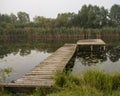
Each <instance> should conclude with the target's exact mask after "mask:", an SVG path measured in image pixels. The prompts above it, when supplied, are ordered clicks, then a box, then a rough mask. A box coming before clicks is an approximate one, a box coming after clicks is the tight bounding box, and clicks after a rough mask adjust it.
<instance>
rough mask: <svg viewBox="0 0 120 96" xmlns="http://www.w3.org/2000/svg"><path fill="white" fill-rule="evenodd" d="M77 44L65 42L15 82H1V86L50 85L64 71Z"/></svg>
mask: <svg viewBox="0 0 120 96" xmlns="http://www.w3.org/2000/svg"><path fill="white" fill-rule="evenodd" d="M75 51H76V44H65V45H64V46H63V47H61V48H59V49H58V50H57V51H55V52H54V53H53V54H52V55H51V56H49V57H48V58H47V59H45V60H44V61H43V62H41V63H40V64H39V65H37V66H35V68H33V69H32V70H30V71H29V72H28V73H26V74H25V75H24V76H23V77H21V78H20V79H17V80H16V81H15V82H13V83H1V84H0V86H1V87H50V86H52V85H53V84H54V83H55V80H54V76H55V75H56V73H57V72H62V71H63V69H64V68H65V66H66V64H67V63H68V62H69V60H70V59H71V57H72V56H73V54H74V52H75Z"/></svg>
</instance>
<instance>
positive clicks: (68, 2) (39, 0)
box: [0, 0, 120, 18]
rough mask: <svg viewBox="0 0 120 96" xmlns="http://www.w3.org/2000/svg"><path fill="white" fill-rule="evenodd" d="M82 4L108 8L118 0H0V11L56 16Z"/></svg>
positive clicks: (31, 15) (75, 10)
mask: <svg viewBox="0 0 120 96" xmlns="http://www.w3.org/2000/svg"><path fill="white" fill-rule="evenodd" d="M84 4H87V5H89V4H92V5H98V6H100V7H101V6H104V7H105V8H107V9H110V7H111V6H112V5H113V4H120V0H0V13H7V14H10V13H14V14H16V13H17V12H19V11H24V12H27V13H28V14H29V15H30V17H34V16H44V17H48V18H56V17H57V14H58V13H64V12H75V13H77V12H78V10H80V9H81V7H82V6H83V5H84Z"/></svg>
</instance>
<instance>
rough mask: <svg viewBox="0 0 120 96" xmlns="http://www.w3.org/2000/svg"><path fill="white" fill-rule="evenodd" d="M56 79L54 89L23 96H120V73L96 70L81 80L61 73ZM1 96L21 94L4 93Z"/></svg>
mask: <svg viewBox="0 0 120 96" xmlns="http://www.w3.org/2000/svg"><path fill="white" fill-rule="evenodd" d="M55 79H56V83H55V85H54V86H53V87H52V88H50V89H46V88H42V89H38V88H37V89H35V90H34V91H33V92H32V93H30V94H21V96H120V73H114V74H108V73H105V72H104V71H100V70H96V69H95V70H88V71H85V72H83V75H82V76H81V78H77V77H76V76H73V75H72V74H70V73H61V74H57V75H56V76H55ZM10 94H11V95H10ZM0 96H20V94H12V93H10V92H6V91H2V92H0Z"/></svg>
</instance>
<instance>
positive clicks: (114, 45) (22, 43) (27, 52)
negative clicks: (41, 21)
mask: <svg viewBox="0 0 120 96" xmlns="http://www.w3.org/2000/svg"><path fill="white" fill-rule="evenodd" d="M77 40H78V39H73V40H72V39H67V38H65V39H56V40H55V39H53V40H52V39H51V40H44V39H43V40H42V39H40V40H39V39H37V40H35V39H34V40H26V39H25V38H24V39H21V40H13V39H12V40H8V41H0V70H2V69H4V68H12V72H11V73H10V74H9V76H7V77H6V78H5V80H4V82H12V81H14V80H16V79H18V78H20V77H21V76H22V75H24V74H25V73H26V72H28V71H29V70H31V69H32V68H33V67H34V66H36V65H37V64H39V63H40V62H42V61H43V60H44V59H45V58H47V57H48V56H50V55H51V54H52V53H53V52H55V51H56V50H57V49H58V48H59V47H61V46H63V45H64V44H65V43H76V42H77ZM103 40H104V41H105V42H107V51H106V52H105V53H99V52H93V53H91V52H86V51H85V52H84V51H78V52H77V54H76V57H75V62H74V66H73V71H72V72H73V74H77V75H79V74H80V72H81V70H83V69H86V68H101V69H105V70H106V71H108V72H113V71H119V70H120V41H119V39H117V40H116V39H112V40H111V39H108V38H107V39H105V38H103Z"/></svg>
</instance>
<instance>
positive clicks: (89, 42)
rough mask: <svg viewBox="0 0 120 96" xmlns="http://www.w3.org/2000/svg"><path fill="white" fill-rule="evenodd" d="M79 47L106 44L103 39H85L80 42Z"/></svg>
mask: <svg viewBox="0 0 120 96" xmlns="http://www.w3.org/2000/svg"><path fill="white" fill-rule="evenodd" d="M77 45H105V42H104V41H103V40H101V39H84V40H79V41H78V42H77Z"/></svg>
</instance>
